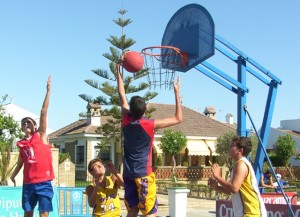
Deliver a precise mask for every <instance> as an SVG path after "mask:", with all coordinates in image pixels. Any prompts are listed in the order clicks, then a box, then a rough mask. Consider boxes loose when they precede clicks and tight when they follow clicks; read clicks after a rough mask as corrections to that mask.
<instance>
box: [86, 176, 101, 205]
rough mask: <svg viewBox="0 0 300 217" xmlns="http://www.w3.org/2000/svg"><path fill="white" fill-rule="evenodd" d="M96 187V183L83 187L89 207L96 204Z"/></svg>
mask: <svg viewBox="0 0 300 217" xmlns="http://www.w3.org/2000/svg"><path fill="white" fill-rule="evenodd" d="M96 183H97V182H96ZM97 189H98V185H97V184H96V185H95V186H93V185H89V186H87V187H86V188H85V192H86V195H87V196H88V202H89V205H90V207H94V206H95V204H96V196H97Z"/></svg>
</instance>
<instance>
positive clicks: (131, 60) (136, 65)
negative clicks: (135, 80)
mask: <svg viewBox="0 0 300 217" xmlns="http://www.w3.org/2000/svg"><path fill="white" fill-rule="evenodd" d="M123 66H124V68H125V69H126V70H127V71H128V72H138V71H140V70H141V69H142V68H143V66H144V58H143V57H142V55H141V54H140V53H139V52H136V51H129V52H127V53H126V54H125V57H124V60H123Z"/></svg>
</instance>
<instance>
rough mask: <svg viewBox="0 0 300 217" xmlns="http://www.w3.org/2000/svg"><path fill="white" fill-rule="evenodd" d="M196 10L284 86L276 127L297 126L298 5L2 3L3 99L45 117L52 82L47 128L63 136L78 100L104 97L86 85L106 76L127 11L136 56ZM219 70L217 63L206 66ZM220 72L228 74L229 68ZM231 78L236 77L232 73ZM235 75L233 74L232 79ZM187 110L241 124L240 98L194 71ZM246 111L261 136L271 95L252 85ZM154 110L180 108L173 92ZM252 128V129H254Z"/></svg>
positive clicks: (187, 80)
mask: <svg viewBox="0 0 300 217" xmlns="http://www.w3.org/2000/svg"><path fill="white" fill-rule="evenodd" d="M190 3H198V4H200V5H202V6H203V7H205V8H206V9H207V10H208V11H209V13H210V14H211V16H212V18H213V20H214V23H215V32H216V33H217V34H218V35H220V36H222V37H224V38H225V39H226V40H228V41H229V42H231V43H232V44H233V45H235V46H236V47H238V48H239V49H240V50H242V51H243V52H244V53H246V54H247V55H248V56H250V57H251V58H253V59H254V60H256V61H257V62H258V63H260V64H261V65H263V66H264V67H265V68H267V69H269V70H270V71H271V72H272V73H273V74H275V75H276V76H277V77H279V78H280V79H282V81H283V84H282V85H280V86H279V88H278V95H277V98H276V104H275V109H274V115H273V121H272V124H271V125H272V126H273V127H279V126H280V120H285V119H296V118H299V112H300V103H299V100H298V98H297V96H298V94H297V86H299V81H300V75H299V73H298V67H296V66H297V62H298V57H299V54H298V49H299V48H300V42H299V38H300V30H299V23H300V15H299V11H298V9H299V8H300V2H299V1H297V0H290V1H288V2H284V1H271V0H265V1H260V0H252V1H240V0H228V1H221V0H205V1H188V0H181V1H175V0H163V1H158V0H153V1H145V0H139V1H133V0H130V1H129V0H128V1H125V0H124V1H119V0H114V1H99V0H89V1H79V0H77V1H74V0H64V1H58V0H54V1H33V0H28V1H0V26H1V34H0V73H1V77H0V96H3V95H5V94H8V95H9V97H10V98H11V99H12V102H13V103H14V104H16V105H18V106H21V107H23V108H25V109H26V110H29V111H31V112H33V113H36V114H39V112H40V109H41V105H42V101H43V98H44V95H45V91H46V81H47V77H48V75H49V74H51V75H52V95H51V104H50V107H49V113H48V116H49V117H48V119H49V127H50V128H52V129H54V130H57V129H59V128H61V127H63V126H65V125H67V124H70V123H71V122H73V121H76V120H78V114H79V113H80V112H84V111H85V107H86V102H85V101H83V100H82V99H81V98H80V97H79V96H78V95H79V94H82V93H85V94H88V95H91V96H93V97H96V96H98V95H100V93H99V92H98V91H96V90H94V89H93V88H91V87H90V86H89V85H87V84H86V83H85V82H84V80H85V79H98V77H97V76H96V75H94V74H93V73H92V72H91V70H92V69H95V68H101V69H108V63H107V61H106V59H105V58H104V57H103V56H102V54H103V53H106V52H109V49H108V48H109V43H108V42H107V40H106V39H107V38H109V36H110V35H117V36H119V35H120V31H121V30H120V28H118V27H117V26H116V25H115V24H114V22H113V21H112V20H113V19H116V18H118V17H119V14H118V13H117V11H118V10H119V9H121V8H122V4H123V7H124V8H125V9H126V10H128V13H127V14H126V15H125V18H130V19H131V20H132V21H133V22H132V23H131V24H130V25H129V26H128V27H127V28H126V30H125V31H126V34H127V36H128V37H131V38H133V39H134V40H135V41H136V44H135V45H133V46H132V49H133V50H137V51H140V50H141V49H142V48H144V47H148V46H153V45H159V44H160V42H161V38H162V35H163V32H164V29H165V27H166V25H167V23H168V21H169V19H170V18H171V17H172V15H173V14H174V13H175V12H176V11H177V10H178V9H180V8H181V7H183V6H185V5H187V4H190ZM208 61H209V62H210V63H212V64H214V61H213V58H212V60H211V61H210V60H208ZM216 64H218V65H216V66H217V67H218V68H220V69H223V70H224V69H225V70H227V69H228V70H229V68H228V66H227V65H226V64H225V63H223V62H221V63H220V62H216ZM230 70H231V69H230ZM230 73H233V74H235V72H234V71H233V72H230ZM181 78H182V88H181V95H182V97H183V99H182V101H183V105H184V106H186V107H189V108H191V109H194V110H197V111H199V112H203V111H204V108H205V107H206V106H214V107H215V108H216V110H217V112H218V114H217V118H218V119H220V120H221V121H224V120H225V115H226V114H227V113H232V114H233V115H234V117H235V120H236V117H237V116H236V111H237V109H236V96H235V95H234V94H233V93H231V92H230V91H228V90H227V89H225V88H224V87H222V86H220V85H219V84H217V83H215V82H214V81H212V80H210V79H209V78H207V77H206V76H204V75H203V74H201V73H200V72H198V71H196V70H195V69H192V70H190V71H188V72H187V73H185V74H182V75H181ZM248 82H249V84H248V87H249V89H250V93H249V94H248V102H247V105H248V109H249V112H250V114H251V116H252V118H253V120H254V122H255V125H256V127H257V128H259V127H260V125H261V123H262V117H263V112H264V107H265V103H266V96H267V92H268V89H267V87H266V86H264V85H262V84H261V82H260V81H258V80H256V79H252V78H250V77H249V80H248ZM159 92H160V93H159V96H158V97H156V98H155V99H154V100H153V102H157V103H168V104H173V103H174V97H173V91H170V90H161V91H159ZM249 127H250V126H248V128H249Z"/></svg>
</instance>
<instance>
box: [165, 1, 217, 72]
mask: <svg viewBox="0 0 300 217" xmlns="http://www.w3.org/2000/svg"><path fill="white" fill-rule="evenodd" d="M214 43H215V25H214V22H213V19H212V17H211V15H210V14H209V12H208V11H207V10H206V9H205V8H204V7H203V6H201V5H198V4H189V5H186V6H184V7H182V8H180V9H179V10H178V11H177V12H176V13H175V14H174V15H173V16H172V17H171V19H170V21H169V22H168V24H167V27H166V29H165V32H164V35H163V38H162V42H161V45H162V46H173V47H177V48H179V49H180V51H181V52H184V53H186V54H187V56H188V63H187V65H183V66H180V67H177V69H176V71H180V72H187V71H188V70H190V69H191V68H193V67H195V66H196V65H198V64H199V63H201V62H202V61H204V60H206V59H208V58H209V57H211V56H213V55H214V51H215V44H214ZM162 56H165V55H163V54H162ZM164 62H167V61H162V63H163V65H162V68H168V65H167V64H164Z"/></svg>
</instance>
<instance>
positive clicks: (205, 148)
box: [49, 103, 236, 177]
mask: <svg viewBox="0 0 300 217" xmlns="http://www.w3.org/2000/svg"><path fill="white" fill-rule="evenodd" d="M148 107H151V108H154V109H155V111H154V112H153V113H151V118H153V119H160V118H166V117H169V116H170V115H172V114H175V106H174V105H167V104H157V103H150V104H149V105H148ZM182 111H183V117H184V119H183V122H182V123H181V124H178V125H175V126H172V127H169V129H171V130H176V131H181V132H182V133H183V134H184V135H185V136H186V137H187V139H188V142H187V146H186V148H184V149H183V150H182V151H181V152H180V154H179V155H178V156H177V159H176V161H177V162H178V163H179V164H181V163H182V160H183V159H186V160H187V162H188V165H190V166H191V165H194V166H197V165H198V166H201V165H206V166H208V165H209V160H211V158H213V157H216V156H217V153H216V139H217V138H218V137H219V136H221V135H222V134H223V133H225V132H228V131H235V130H236V125H230V124H228V123H222V122H219V121H217V120H215V119H212V118H210V117H207V116H206V115H203V114H201V113H199V112H196V111H194V110H191V109H189V108H187V107H184V106H183V107H182ZM109 118H110V117H107V116H101V106H100V105H97V104H91V103H89V104H88V105H87V118H85V119H82V120H78V121H75V122H73V123H71V124H69V125H67V126H65V127H63V128H61V129H59V130H57V131H55V132H53V133H52V134H50V135H49V138H50V142H51V143H52V144H53V145H55V147H59V149H60V151H61V152H68V153H70V155H71V160H72V162H73V163H75V164H76V172H77V173H78V174H81V175H82V176H83V177H85V175H86V174H87V164H88V162H89V161H90V160H91V159H92V158H94V157H100V158H101V159H104V160H105V159H111V160H112V161H113V162H114V163H115V164H116V165H117V166H120V165H121V163H122V147H121V142H120V141H118V139H117V138H112V139H111V141H110V144H105V146H106V147H105V148H100V146H99V143H100V140H99V138H100V137H101V134H100V133H99V131H98V128H99V126H100V125H101V124H105V123H107V121H108V119H109ZM163 132H164V129H158V130H157V131H155V136H154V148H153V155H152V162H153V164H155V162H156V160H157V157H158V156H162V159H163V164H164V165H170V164H171V163H172V159H171V156H168V155H164V154H163V153H162V150H161V149H160V148H159V146H158V144H159V143H160V138H161V137H162V135H163Z"/></svg>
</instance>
